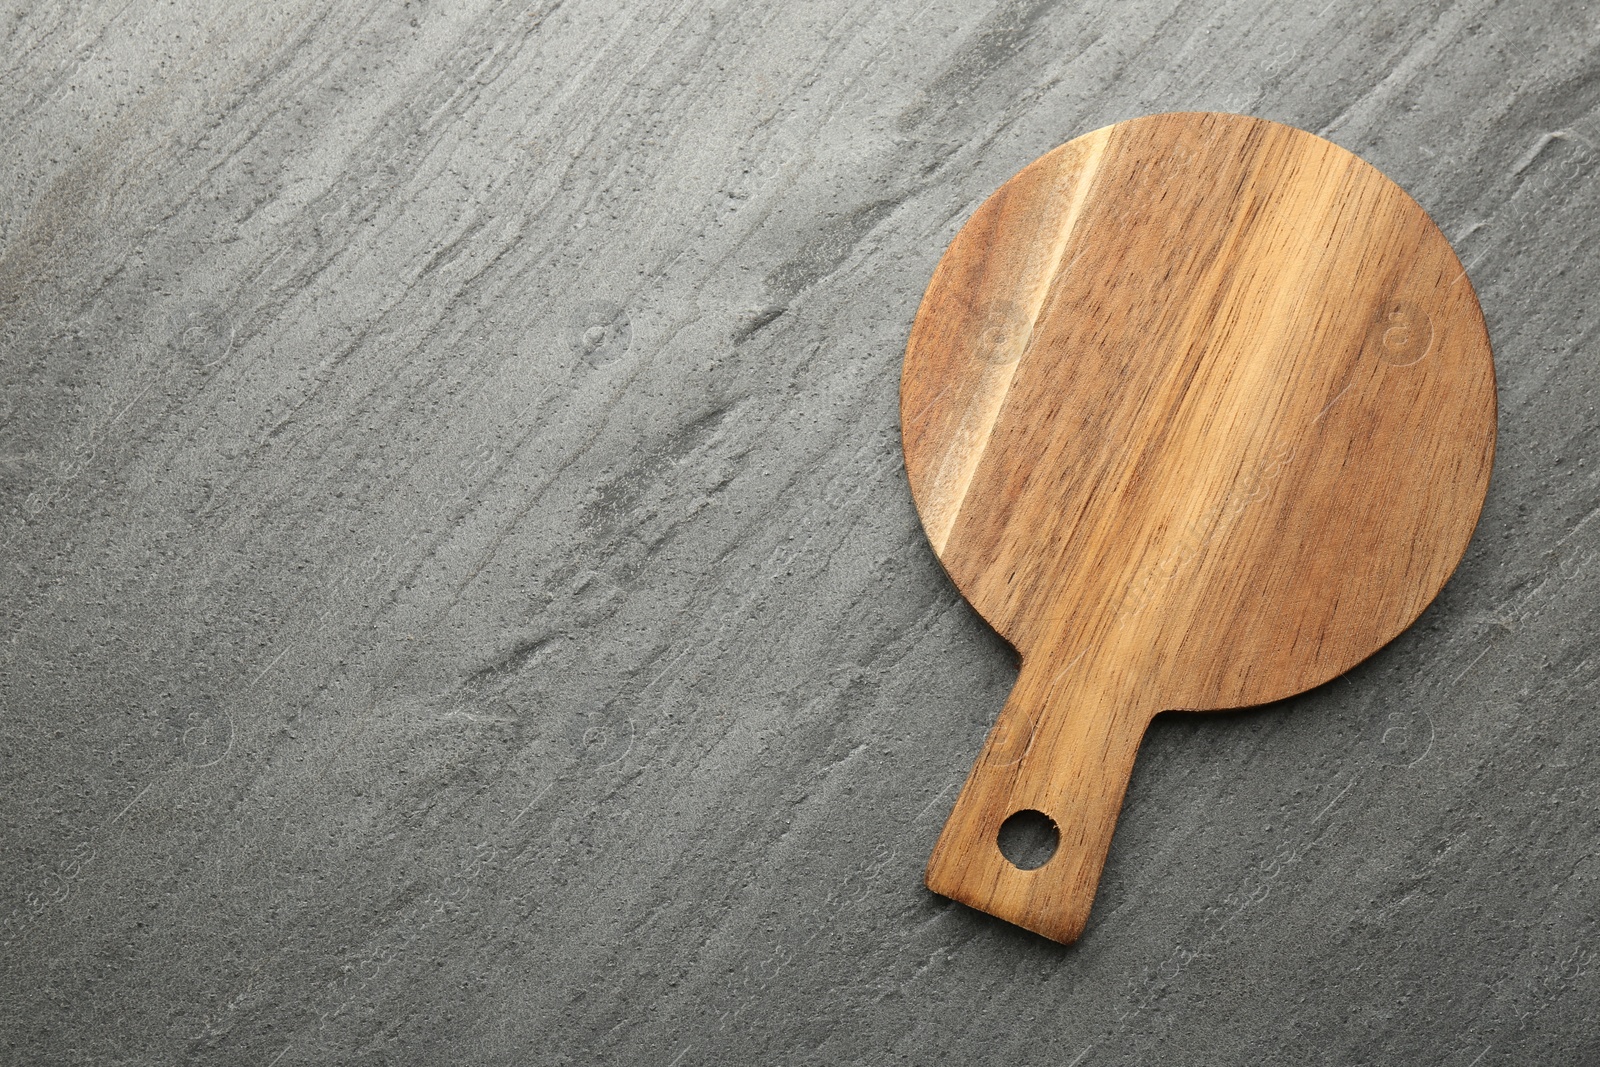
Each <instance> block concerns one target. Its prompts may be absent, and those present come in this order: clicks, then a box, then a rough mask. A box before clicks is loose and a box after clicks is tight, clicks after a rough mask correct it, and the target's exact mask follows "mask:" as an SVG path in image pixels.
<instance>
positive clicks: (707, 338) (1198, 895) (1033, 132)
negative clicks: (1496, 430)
mask: <svg viewBox="0 0 1600 1067" xmlns="http://www.w3.org/2000/svg"><path fill="white" fill-rule="evenodd" d="M1291 7H1293V8H1296V10H1290V8H1291ZM1298 8H1299V6H1298V5H1281V4H1269V3H1264V2H1253V3H1228V2H1223V3H1221V4H1211V3H1193V2H1189V3H1176V2H1150V3H1132V4H1100V5H1090V6H1088V7H1076V6H1074V5H1068V4H1060V5H1054V4H1048V3H1002V4H998V5H996V4H989V3H984V4H978V5H968V4H964V3H956V2H949V3H934V4H913V3H899V2H895V3H884V4H860V3H841V2H826V3H811V4H791V5H771V6H758V5H751V4H733V3H722V4H709V3H699V4H665V3H649V4H647V3H627V4H622V3H617V4H611V3H600V2H594V3H583V2H574V0H569V2H567V3H565V4H538V3H535V4H533V5H532V6H528V4H527V3H518V4H512V5H504V4H496V3H490V2H473V3H439V2H435V3H416V2H414V3H411V4H406V5H400V4H389V3H372V2H368V3H357V2H348V3H338V4H335V5H332V6H328V5H323V4H312V3H304V2H302V3H282V4H271V5H254V4H248V3H207V4H178V5H175V6H168V5H155V4H124V5H110V4H106V5H77V4H65V3H38V4H7V5H5V13H4V14H3V15H0V42H3V43H0V146H3V148H0V176H3V181H0V198H3V199H0V204H3V207H0V353H3V356H0V366H3V382H4V394H3V395H4V401H3V404H4V408H3V413H4V422H3V429H0V457H3V465H0V473H3V478H4V483H3V490H0V514H3V521H4V524H5V525H4V533H3V545H4V548H3V558H0V606H3V610H4V620H5V622H4V631H3V634H0V674H3V682H0V699H3V717H0V744H3V753H4V763H3V767H4V773H3V779H0V806H3V818H4V834H3V844H4V860H3V865H0V872H3V873H0V889H3V895H0V923H3V926H0V973H3V976H4V977H3V986H0V994H3V995H0V1020H3V1022H0V1059H3V1060H4V1061H5V1062H7V1063H19V1064H21V1063H95V1064H100V1063H105V1064H115V1063H140V1064H145V1063H149V1064H155V1063H177V1062H195V1063H216V1064H259V1065H262V1067H266V1065H270V1064H278V1065H283V1067H288V1065H292V1064H300V1063H340V1064H356V1063H390V1062H396V1063H449V1064H456V1063H464V1064H513V1063H516V1064H564V1063H573V1064H580V1063H596V1062H605V1063H622V1064H659V1065H661V1067H684V1065H693V1064H723V1063H749V1064H767V1063H774V1064H776V1063H784V1064H804V1063H817V1064H849V1063H862V1064H872V1065H880V1064H886V1063H907V1064H926V1063H987V1064H1008V1065H1009V1064H1054V1065H1061V1067H1067V1065H1103V1064H1130V1065H1131V1064H1153V1063H1158V1064H1162V1065H1164V1067H1176V1065H1180V1064H1196V1065H1201V1064H1204V1065H1212V1064H1235V1063H1237V1064H1248V1063H1296V1064H1340V1065H1345V1064H1406V1065H1411V1064H1442V1065H1458V1067H1489V1065H1496V1064H1533V1063H1537V1064H1582V1063H1591V1064H1592V1063H1595V1062H1597V1061H1600V1021H1597V1019H1596V1014H1595V1005H1596V1003H1597V1002H1600V931H1597V910H1600V905H1597V900H1600V860H1597V858H1596V840H1597V836H1600V835H1597V830H1600V815H1597V802H1600V784H1597V777H1600V771H1597V764H1596V760H1597V748H1600V716H1596V714H1595V705H1596V698H1595V694H1596V691H1597V686H1600V651H1597V649H1600V641H1597V640H1596V626H1597V622H1600V596H1597V594H1600V558H1597V557H1600V521H1597V515H1600V485H1597V479H1600V425H1597V424H1600V416H1597V412H1596V402H1597V395H1596V394H1597V388H1600V365H1597V360H1596V355H1597V351H1600V346H1597V340H1596V333H1597V329H1600V314H1597V312H1596V306H1595V293H1596V290H1597V286H1600V244H1597V242H1600V199H1597V196H1596V193H1597V181H1596V174H1597V171H1600V115H1597V113H1596V109H1597V106H1600V9H1597V8H1596V7H1595V5H1594V4H1586V3H1571V2H1562V0H1543V2H1537V3H1499V4H1496V3H1489V2H1484V0H1463V2H1461V3H1457V4H1453V5H1444V4H1404V3H1386V2H1385V3H1371V2H1362V0H1332V2H1329V3H1326V4H1325V5H1324V4H1321V3H1313V4H1310V5H1305V6H1304V8H1303V10H1302V9H1298ZM1319 8H1320V10H1318V9H1319ZM1172 109H1217V110H1232V111H1242V112H1248V113H1251V114H1256V115H1261V116H1264V117H1267V118H1272V119H1277V120H1281V121H1284V122H1289V123H1292V124H1294V125H1297V126H1301V127H1304V128H1306V129H1309V130H1312V131H1315V132H1318V133H1321V134H1322V135H1323V136H1326V137H1329V138H1331V139H1332V140H1334V141H1336V142H1338V143H1340V144H1342V145H1344V146H1346V147H1348V148H1350V149H1352V150H1354V151H1357V152H1359V153H1361V154H1362V155H1364V156H1365V157H1366V158H1367V159H1369V160H1371V161H1372V162H1373V163H1375V164H1376V165H1377V166H1379V167H1380V168H1381V169H1382V170H1384V171H1385V172H1386V173H1387V174H1389V175H1390V176H1391V177H1392V178H1394V179H1395V180H1396V181H1398V182H1399V183H1400V184H1401V185H1402V186H1404V187H1405V188H1406V189H1407V190H1409V191H1410V192H1411V193H1412V194H1413V195H1414V196H1416V197H1417V198H1418V200H1419V201H1420V202H1421V203H1422V204H1423V205H1424V206H1425V207H1426V208H1427V209H1428V210H1429V211H1430V212H1431V213H1432V214H1433V216H1434V218H1435V219H1436V220H1437V221H1438V222H1439V224H1440V226H1441V227H1442V228H1443V229H1444V231H1445V233H1446V234H1447V235H1448V236H1449V237H1450V238H1451V240H1452V241H1453V242H1455V244H1456V247H1457V249H1458V251H1459V252H1460V254H1461V256H1462V259H1463V261H1464V262H1465V263H1466V264H1467V266H1468V268H1469V270H1470V273H1471V277H1472V280H1473V281H1474V283H1475V284H1476V285H1477V288H1478V292H1479V295H1480V298H1481V300H1482V302H1483V307H1484V310H1485V313H1486V315H1487V317H1488V321H1489V325H1490V331H1491V335H1492V337H1493V339H1494V342H1495V346H1496V359H1497V364H1498V368H1499V374H1500V400H1501V430H1500V452H1499V457H1498V462H1497V466H1496V471H1495V477H1494V482H1493V485H1492V486H1491V489H1490V492H1489V500H1488V504H1487V507H1486V509H1485V511H1484V515H1483V520H1482V523H1481V525H1480V527H1479V530H1478V533H1477V537H1476V539H1475V540H1474V542H1473V544H1472V547H1471V548H1470V549H1469V551H1468V553H1467V556H1466V558H1465V560H1464V561H1463V563H1462V566H1461V568H1460V570H1459V571H1458V572H1457V574H1456V576H1455V578H1454V579H1453V580H1452V582H1451V583H1450V585H1449V586H1448V587H1447V588H1446V590H1445V592H1444V593H1443V595H1442V596H1441V597H1440V599H1439V600H1438V601H1437V602H1436V603H1435V605H1434V606H1433V607H1432V608H1431V609H1430V610H1429V611H1428V612H1427V614H1426V615H1424V617H1423V619H1422V620H1421V621H1420V622H1419V623H1418V625H1417V626H1416V627H1415V628H1414V629H1412V630H1411V631H1410V632H1408V633H1406V634H1405V635H1404V636H1402V637H1401V638H1400V639H1399V640H1397V641H1396V642H1394V643H1393V644H1392V645H1391V646H1390V647H1388V648H1387V649H1385V650H1384V651H1383V652H1381V653H1380V654H1378V655H1377V656H1375V657H1373V658H1372V659H1371V660H1369V661H1368V662H1367V663H1365V664H1364V665H1362V666H1361V667H1360V668H1358V669H1357V670H1355V671H1353V672H1352V673H1351V674H1349V675H1348V676H1346V677H1345V678H1343V679H1340V680H1338V681H1336V682H1334V683H1332V684H1330V685H1328V686H1325V687H1323V688H1322V689H1320V690H1317V691H1314V692H1312V693H1309V694H1307V695H1305V696H1303V697H1301V698H1298V699H1295V700H1291V701H1287V702H1285V703H1283V704H1280V705H1275V706H1273V707H1271V708H1267V709H1264V710H1260V711H1255V712H1249V713H1241V714H1232V715H1225V716H1209V717H1178V716H1165V717H1163V718H1162V719H1160V720H1158V721H1157V723H1156V725H1155V727H1154V728H1153V729H1152V730H1151V732H1150V734H1149V736H1148V738H1147V740H1146V742H1145V745H1144V748H1143V750H1142V752H1141V755H1140V759H1139V765H1138V769H1137V771H1136V774H1135V778H1134V782H1133V785H1132V787H1131V790H1130V792H1129V796H1128V802H1127V807H1126V809H1125V812H1124V814H1123V818H1122V822H1121V825H1120V828H1119V830H1118V834H1117V838H1116V841H1115V843H1114V845H1113V848H1112V853H1111V858H1110V863H1109V866H1108V868H1107V871H1106V875H1105V878H1104V880H1103V882H1102V884H1101V887H1100V895H1099V898H1098V900H1097V904H1096V910H1095V913H1094V915H1093V917H1092V919H1091V921H1090V927H1089V930H1088V932H1087V934H1086V935H1085V936H1084V938H1083V939H1082V940H1081V941H1080V942H1079V943H1078V944H1077V945H1076V946H1074V947H1071V948H1063V947H1061V946H1058V945H1055V944H1051V943H1049V942H1046V941H1043V940H1041V939H1039V938H1037V937H1034V936H1033V935H1030V934H1026V933H1024V932H1022V931H1019V930H1017V929H1015V928H1012V927H1009V926H1007V925H1005V924H1003V923H1000V922H997V921H995V920H993V919H990V918H989V917H987V916H984V915H981V914H978V913H975V912H972V911H969V910H967V909H965V908H963V907H961V906H958V905H954V904H950V903H948V902H946V901H944V900H942V899H940V898H937V897H934V896H932V895H931V894H929V893H928V892H927V891H926V890H925V889H923V887H922V884H921V870H922V865H923V863H924V861H925V859H926V856H927V853H928V851H929V848H930V847H931V845H932V843H933V840H934V836H935V834H936V832H937V831H938V829H939V826H940V825H941V823H942V821H943V819H944V817H945V815H946V813H947V812H948V810H949V806H950V804H951V802H952V800H953V798H954V795H955V790H956V789H957V788H958V787H959V785H960V783H961V780H962V778H963V777H964V775H965V773H966V770H967V767H968V765H969V763H970V761H971V759H972V757H973V755H974V754H975V753H976V751H977V747H978V745H979V742H980V739H981V737H982V735H983V734H984V732H985V730H986V728H987V725H988V724H989V723H990V722H991V721H992V719H993V717H994V715H995V714H996V713H997V711H998V709H999V707H1000V705H1001V703H1002V702H1003V700H1004V698H1005V694H1006V692H1007V690H1008V688H1009V686H1010V684H1011V681H1012V679H1013V677H1014V671H1015V663H1014V660H1013V658H1012V655H1011V653H1010V651H1009V650H1008V649H1007V648H1006V646H1005V645H1004V644H1003V643H1002V642H1001V641H1000V640H999V639H998V638H996V637H995V636H994V635H993V634H992V633H990V632H989V630H988V629H987V628H986V626H985V625H984V624H983V623H982V621H981V620H979V619H978V618H976V617H975V616H974V614H973V613H972V612H971V610H969V609H968V608H967V607H966V605H965V604H964V603H963V602H962V601H961V600H960V598H959V597H958V596H957V595H956V593H955V591H954V589H953V588H952V587H951V585H950V584H949V582H948V581H947V579H946V578H945V577H944V575H943V573H942V572H941V571H940V569H939V567H938V565H937V563H936V562H935V560H934V558H933V556H932V555H931V553H930V551H929V550H928V548H927V545H926V542H925V540H924V538H923V535H922V532H921V529H920V527H919V525H918V522H917V518H916V515H915V513H914V511H913V509H912V505H911V500H910V496H909V492H908V490H907V487H906V484H905V476H904V471H903V468H902V465H901V460H900V443H899V435H898V413H897V408H896V397H897V385H898V376H899V363H900V358H901V353H902V350H903V345H904V341H905V337H906V333H907V330H908V327H909V325H910V322H911V317H912V315H913V313H914V311H915V308H916V305H917V301H918V299H919V297H920V295H921V293H922V290H923V287H924V286H925V285H926V283H927V280H928V277H929V274H930V272H931V270H932V268H933V265H934V263H935V261H936V259H937V257H938V256H939V254H940V252H941V251H942V250H943V248H944V246H945V244H946V242H947V241H948V240H949V238H950V237H951V236H952V234H953V233H954V232H955V230H956V229H957V227H958V226H959V225H960V224H961V222H962V221H963V220H964V219H965V217H966V216H967V215H968V214H969V213H970V212H971V210H972V209H973V208H974V207H975V206H976V205H977V204H978V203H979V202H981V200H982V199H983V198H984V197H985V196H987V195H988V194H989V193H990V192H991V191H992V190H993V189H994V188H995V187H996V186H997V185H998V184H999V183H1000V182H1002V181H1003V180H1004V179H1005V178H1007V177H1008V176H1009V175H1011V174H1012V173H1013V172H1015V171H1016V170H1017V169H1018V168H1020V167H1021V166H1023V165H1024V164H1026V163H1027V162H1028V161H1030V160H1032V159H1033V158H1035V157H1036V156H1038V155H1039V154H1041V153H1042V152H1044V151H1046V150H1048V149H1049V148H1051V147H1053V146H1055V145H1056V144H1058V143H1060V142H1061V141H1063V140H1066V139H1068V138H1069V137H1072V136H1075V135H1077V134H1080V133H1083V132H1085V131H1087V130H1090V129H1092V128H1095V127H1097V126H1101V125H1103V124H1105V123H1108V122H1111V121H1115V120H1117V119H1122V118H1127V117H1131V116H1135V115H1139V114H1144V113H1148V112H1154V111H1163V110H1172Z"/></svg>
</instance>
